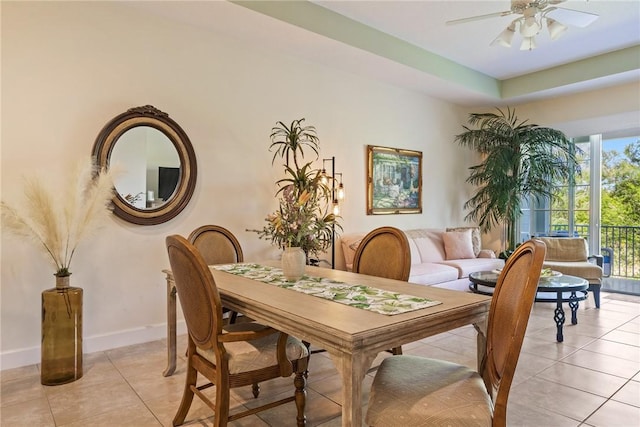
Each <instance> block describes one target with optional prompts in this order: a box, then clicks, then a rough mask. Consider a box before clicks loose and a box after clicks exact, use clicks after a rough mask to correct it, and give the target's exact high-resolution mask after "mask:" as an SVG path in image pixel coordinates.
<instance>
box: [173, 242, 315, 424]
mask: <svg viewBox="0 0 640 427" xmlns="http://www.w3.org/2000/svg"><path fill="white" fill-rule="evenodd" d="M166 246H167V252H168V254H169V262H170V264H171V271H172V272H173V277H174V280H175V284H176V288H177V290H178V294H179V295H180V305H181V307H182V311H183V313H184V318H185V322H186V324H187V332H188V348H187V374H186V380H185V387H184V392H183V395H182V401H181V403H180V407H179V408H178V411H177V413H176V415H175V417H174V419H173V425H174V426H178V425H181V424H182V423H183V422H184V420H185V418H186V416H187V413H188V412H189V408H190V407H191V402H192V401H193V396H194V394H195V395H197V396H198V397H199V398H201V399H202V400H203V401H204V402H205V403H206V404H207V405H208V406H209V407H210V408H211V409H212V410H213V411H214V412H215V417H214V426H216V427H218V426H226V425H227V423H228V422H229V421H233V420H236V419H238V418H242V417H244V416H247V415H251V414H254V413H256V412H259V411H262V410H265V409H269V408H273V407H275V406H278V405H281V404H284V403H287V402H292V401H295V404H296V408H297V417H296V423H297V426H299V427H300V426H304V425H305V424H306V419H305V414H304V409H305V404H306V391H305V386H306V380H305V377H304V372H305V371H306V368H307V356H308V353H307V348H306V347H305V345H304V344H302V342H301V341H300V340H298V339H297V338H294V337H290V336H288V335H286V334H284V333H282V332H279V331H277V330H275V329H273V328H271V327H268V326H264V325H261V324H259V323H256V322H241V323H235V324H227V325H224V324H223V320H222V304H221V301H220V295H219V293H218V289H217V287H216V282H215V280H214V278H213V275H212V274H211V271H210V270H209V267H208V266H207V263H206V262H205V260H204V259H203V257H202V256H201V255H200V253H199V252H198V250H197V249H196V248H195V246H193V245H192V244H191V243H189V241H187V239H185V238H184V237H182V236H178V235H172V236H168V237H167V238H166ZM293 373H295V378H294V381H293V383H294V386H295V392H294V394H293V395H292V396H289V397H286V398H284V399H280V400H278V401H275V402H271V403H267V404H265V405H261V406H259V407H256V408H253V409H249V410H246V411H242V412H239V413H234V414H233V415H230V414H229V397H230V396H229V395H230V390H231V388H234V387H241V386H245V385H249V384H256V383H258V382H263V381H267V380H270V379H273V378H278V377H289V376H291V375H292V374H293ZM198 374H201V375H203V376H204V377H205V378H206V379H207V380H208V381H210V382H209V383H207V384H204V385H201V386H196V384H197V382H198V381H197V380H198ZM211 386H215V387H216V390H215V401H212V400H211V399H209V397H207V396H206V395H205V394H204V393H203V390H204V389H207V388H209V387H211Z"/></svg>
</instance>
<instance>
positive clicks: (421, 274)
mask: <svg viewBox="0 0 640 427" xmlns="http://www.w3.org/2000/svg"><path fill="white" fill-rule="evenodd" d="M457 278H458V270H457V269H456V268H455V267H451V266H448V265H444V264H437V263H433V262H428V263H423V264H416V265H412V266H411V273H410V275H409V282H411V283H418V284H420V285H433V284H435V283H442V282H448V281H450V280H456V279H457Z"/></svg>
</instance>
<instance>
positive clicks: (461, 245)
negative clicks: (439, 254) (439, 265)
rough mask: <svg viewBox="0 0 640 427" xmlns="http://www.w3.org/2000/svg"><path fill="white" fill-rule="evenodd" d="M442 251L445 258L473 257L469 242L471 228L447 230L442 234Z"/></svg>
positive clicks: (471, 245)
mask: <svg viewBox="0 0 640 427" xmlns="http://www.w3.org/2000/svg"><path fill="white" fill-rule="evenodd" d="M442 240H443V242H444V253H445V255H446V257H447V259H470V258H475V257H476V255H475V254H474V253H473V244H472V243H471V230H465V231H447V232H445V233H443V234H442Z"/></svg>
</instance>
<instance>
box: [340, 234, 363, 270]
mask: <svg viewBox="0 0 640 427" xmlns="http://www.w3.org/2000/svg"><path fill="white" fill-rule="evenodd" d="M365 235H366V233H351V234H343V235H342V236H340V245H341V246H342V252H343V254H344V262H345V264H346V266H347V270H349V271H351V267H352V266H353V257H354V256H355V254H356V249H358V245H359V244H360V241H361V240H362V239H363V238H364V236H365Z"/></svg>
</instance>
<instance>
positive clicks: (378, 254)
mask: <svg viewBox="0 0 640 427" xmlns="http://www.w3.org/2000/svg"><path fill="white" fill-rule="evenodd" d="M410 270H411V250H410V249H409V241H408V240H407V236H406V235H405V234H404V232H403V231H402V230H399V229H397V228H395V227H380V228H376V229H375V230H372V231H371V232H369V233H368V234H367V235H366V236H364V237H363V238H362V240H361V241H360V244H359V245H358V249H356V253H355V255H354V257H353V271H354V272H355V273H360V274H367V275H369V276H376V277H386V278H387V279H395V280H403V281H405V282H406V281H408V280H409V271H410ZM389 351H390V352H391V353H392V354H394V355H398V354H402V347H395V348H392V349H391V350H389Z"/></svg>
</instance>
